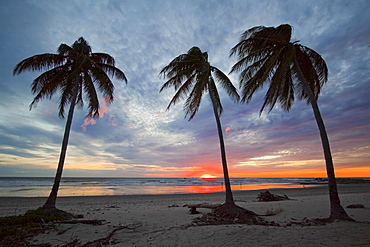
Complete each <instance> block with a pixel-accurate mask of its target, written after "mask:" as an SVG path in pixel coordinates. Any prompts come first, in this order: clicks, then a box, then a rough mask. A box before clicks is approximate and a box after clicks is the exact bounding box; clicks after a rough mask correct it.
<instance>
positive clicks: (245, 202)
mask: <svg viewBox="0 0 370 247" xmlns="http://www.w3.org/2000/svg"><path fill="white" fill-rule="evenodd" d="M338 189H339V195H340V199H341V202H342V205H343V206H344V207H346V206H348V205H350V204H363V205H364V206H365V207H364V208H346V211H347V213H348V214H349V215H350V216H351V217H352V218H353V219H355V220H356V221H358V222H334V223H331V224H326V225H310V223H308V222H306V219H314V218H325V217H328V216H329V197H328V190H327V187H326V186H320V187H314V188H301V189H272V190H269V191H270V192H271V193H273V194H278V195H287V196H288V197H289V198H290V199H291V200H284V201H275V202H258V200H257V198H256V197H257V195H258V194H259V193H260V192H261V191H256V190H254V191H236V192H234V198H235V200H236V203H237V204H238V205H239V206H241V207H244V208H246V209H248V210H251V211H253V212H255V213H257V214H260V215H263V214H265V213H266V212H267V211H273V210H276V209H281V210H282V211H281V212H279V213H278V214H276V215H273V216H264V217H263V218H264V219H265V220H267V221H270V222H271V221H274V222H276V223H278V224H279V225H280V226H263V225H240V224H235V225H216V226H215V225H213V226H194V225H192V220H193V219H194V218H196V217H199V216H201V215H202V214H190V212H189V209H188V208H187V207H183V206H184V205H186V204H194V203H222V202H224V193H209V194H175V195H140V196H135V195H131V196H101V197H60V198H58V201H57V207H58V208H59V209H62V210H65V211H68V212H71V213H73V214H76V215H78V214H82V215H84V218H83V219H86V220H92V219H96V220H102V221H103V224H102V225H91V224H82V223H79V224H57V226H56V228H55V229H50V230H48V231H46V232H45V233H43V234H39V235H37V236H35V237H33V238H32V239H31V240H30V242H31V243H33V244H41V243H50V244H51V245H52V246H63V245H66V244H68V243H71V242H73V241H75V242H79V244H80V245H81V246H82V245H84V244H86V243H88V242H92V241H94V240H97V239H100V238H105V237H107V236H108V235H109V234H110V233H112V232H113V231H114V230H115V229H118V230H116V231H115V232H114V233H113V234H111V235H110V238H109V242H110V244H109V246H370V184H348V185H347V184H340V185H338ZM0 201H1V202H0V216H12V215H19V214H23V213H25V212H26V211H27V210H30V209H36V208H38V207H39V206H41V205H42V204H43V203H44V202H45V198H25V197H22V198H20V197H18V198H17V197H13V198H12V197H2V198H0ZM198 211H199V212H201V213H208V212H211V210H210V209H205V208H202V209H198Z"/></svg>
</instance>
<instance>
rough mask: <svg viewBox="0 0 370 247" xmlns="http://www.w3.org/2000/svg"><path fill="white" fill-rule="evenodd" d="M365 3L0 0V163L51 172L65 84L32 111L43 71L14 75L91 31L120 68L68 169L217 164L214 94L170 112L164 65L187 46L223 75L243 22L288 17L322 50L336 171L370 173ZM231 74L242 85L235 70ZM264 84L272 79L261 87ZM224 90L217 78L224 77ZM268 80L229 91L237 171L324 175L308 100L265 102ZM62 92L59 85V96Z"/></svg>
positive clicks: (110, 171) (3, 171)
mask: <svg viewBox="0 0 370 247" xmlns="http://www.w3.org/2000/svg"><path fill="white" fill-rule="evenodd" d="M369 13H370V2H369V1H368V0H363V1H362V0H356V1H352V0H349V1H322V0H317V1H316V0H307V1H287V0H284V1H283V0H280V1H279V0H272V1H266V0H259V1H257V0H245V1H243V0H228V1H225V0H183V1H177V0H135V1H133V0H132V1H131V0H130V1H128V0H127V1H122V0H104V1H87V0H86V1H77V0H75V1H70V0H66V1H56V0H55V1H51V0H33V1H31V0H12V1H9V0H0V18H1V21H0V33H1V34H0V35H1V45H0V56H1V57H0V75H1V76H0V107H1V111H0V176H54V175H55V170H56V166H57V163H58V158H59V152H60V147H61V141H62V137H63V131H64V125H65V120H64V119H60V118H59V117H58V97H54V98H52V99H51V100H48V99H45V100H43V101H41V102H40V103H39V104H38V105H37V107H36V108H34V109H32V110H31V111H29V104H30V103H31V101H32V99H33V95H32V94H31V90H30V84H31V83H32V81H33V79H35V78H36V77H37V76H38V75H39V74H40V72H26V73H23V74H21V75H19V76H13V75H12V71H13V68H14V66H15V65H16V64H17V63H18V62H20V61H21V60H23V59H25V58H27V57H30V56H33V55H36V54H42V53H56V50H57V48H58V46H59V45H60V44H61V43H66V44H68V45H72V44H73V42H74V41H76V40H77V39H78V38H79V37H81V36H83V37H84V38H85V39H86V40H87V41H88V42H89V44H90V45H91V47H92V50H93V52H105V53H109V54H110V55H112V56H113V57H114V58H115V60H116V66H117V67H118V68H120V69H121V70H122V71H124V72H125V74H126V76H127V78H128V84H127V85H125V84H124V83H123V82H120V81H117V80H115V79H114V80H113V82H114V84H115V94H114V96H115V100H114V102H113V103H112V104H111V105H106V104H104V102H103V100H102V101H101V109H100V112H101V118H100V119H97V120H96V121H85V115H86V114H87V109H86V108H82V109H77V110H76V112H75V115H74V119H73V124H72V131H71V136H70V145H69V147H68V153H67V158H66V163H65V170H64V173H63V175H64V176H79V177H82V176H101V177H199V176H201V175H202V174H209V175H211V176H217V177H221V176H222V170H221V162H220V152H219V142H218V136H217V130H216V124H215V120H214V117H213V112H212V109H211V104H210V100H209V98H208V97H207V96H206V95H205V97H204V99H203V101H202V104H201V107H200V109H199V111H198V113H197V114H196V116H195V117H194V119H193V120H191V121H190V122H189V121H188V120H187V119H184V112H183V103H184V102H180V103H179V104H177V105H176V106H175V107H171V109H170V110H169V111H166V107H167V105H168V103H169V102H170V100H171V97H172V96H173V95H174V91H173V90H171V89H168V90H166V91H164V92H162V93H159V89H160V87H161V86H162V84H163V83H164V82H165V80H164V79H163V77H160V76H159V72H160V70H161V69H162V68H163V67H164V66H166V65H167V64H168V63H169V62H170V61H171V60H172V59H173V58H174V57H176V56H178V55H179V54H181V53H186V52H187V51H188V50H189V49H190V48H191V47H192V46H198V47H200V48H201V50H202V51H207V52H208V56H209V61H210V62H211V64H212V65H213V66H215V67H218V68H219V69H220V70H222V71H223V72H224V73H226V74H228V73H229V71H230V68H231V66H232V65H233V64H234V63H235V62H236V58H235V57H231V58H229V52H230V49H231V48H232V47H233V46H234V45H236V44H237V42H238V41H239V37H240V35H241V34H242V32H244V31H245V30H247V29H249V28H252V27H254V26H259V25H262V26H278V25H280V24H284V23H287V24H290V25H292V26H293V40H299V42H300V43H301V44H303V45H305V46H308V47H310V48H312V49H314V50H315V51H317V52H318V53H320V54H321V55H322V57H323V58H324V60H325V61H326V62H327V65H328V68H329V80H328V82H327V84H326V85H325V86H324V87H323V88H322V93H321V95H320V98H319V102H318V103H319V107H320V110H321V113H322V116H323V118H324V121H325V124H326V128H327V131H328V135H329V139H330V142H331V149H332V154H333V158H334V164H335V169H336V175H337V176H338V177H354V176H356V177H370V96H369V93H370V28H369V27H370V18H369ZM229 77H230V79H231V80H232V82H233V83H234V85H235V86H236V87H239V83H238V75H237V74H231V75H230V76H229ZM264 89H265V88H264ZM220 92H222V88H220ZM264 93H265V90H261V91H259V92H258V93H257V94H256V95H255V96H254V97H253V100H252V101H251V102H250V103H249V104H248V105H247V104H235V103H233V102H232V101H231V100H230V99H229V98H228V97H227V96H226V95H225V94H224V93H221V96H222V99H221V100H222V103H223V107H224V112H223V115H222V117H221V121H222V124H223V129H224V137H225V144H226V149H227V158H228V164H229V171H230V174H231V176H232V177H325V175H326V172H325V163H324V160H323V151H322V147H321V141H320V137H319V133H318V129H317V125H316V122H315V119H314V116H313V113H312V109H311V107H310V106H308V105H307V104H306V103H305V102H302V101H296V102H295V103H294V105H293V107H292V109H291V110H290V111H289V112H284V111H282V110H281V109H280V106H279V105H276V106H275V108H274V109H273V110H272V111H271V112H270V113H269V114H268V113H267V112H263V113H262V114H261V116H260V115H259V110H260V107H261V105H262V100H263V96H264ZM58 96H59V95H58Z"/></svg>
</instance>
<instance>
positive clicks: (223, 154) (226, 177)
mask: <svg viewBox="0 0 370 247" xmlns="http://www.w3.org/2000/svg"><path fill="white" fill-rule="evenodd" d="M210 84H211V83H210ZM209 89H210V90H209V94H210V97H211V101H212V106H213V113H214V115H215V119H216V124H217V131H218V138H219V140H220V150H221V160H222V169H223V173H224V180H225V190H226V201H225V203H226V204H235V202H234V198H233V193H232V191H231V185H230V177H229V171H228V168H227V161H226V149H225V143H224V137H223V134H222V126H221V121H220V117H219V114H218V112H217V109H216V104H215V99H214V95H213V92H212V91H213V90H212V89H213V88H212V86H211V85H210V86H209Z"/></svg>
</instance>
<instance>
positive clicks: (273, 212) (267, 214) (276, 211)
mask: <svg viewBox="0 0 370 247" xmlns="http://www.w3.org/2000/svg"><path fill="white" fill-rule="evenodd" d="M281 211H283V210H282V209H281V208H277V209H275V210H273V211H271V210H267V212H266V213H265V214H264V215H261V216H273V215H276V214H278V213H280V212H281Z"/></svg>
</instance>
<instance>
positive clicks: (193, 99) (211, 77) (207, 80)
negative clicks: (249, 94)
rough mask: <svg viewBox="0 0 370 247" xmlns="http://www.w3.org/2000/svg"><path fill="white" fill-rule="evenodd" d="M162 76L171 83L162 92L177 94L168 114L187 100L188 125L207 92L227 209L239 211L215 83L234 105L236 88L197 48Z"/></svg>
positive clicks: (206, 55) (183, 56) (172, 63)
mask: <svg viewBox="0 0 370 247" xmlns="http://www.w3.org/2000/svg"><path fill="white" fill-rule="evenodd" d="M160 74H162V75H163V76H164V78H166V77H167V79H168V80H167V81H166V82H165V83H164V84H163V86H162V88H161V89H160V92H162V90H164V89H165V88H169V87H173V88H174V89H175V91H177V92H176V93H175V95H174V97H173V98H172V100H171V101H170V103H169V105H168V107H167V110H168V109H169V108H170V107H171V105H175V104H176V103H177V102H178V101H179V100H181V99H183V98H185V97H186V98H187V99H186V101H185V104H184V110H185V111H186V113H185V117H187V116H189V121H190V120H191V119H192V118H193V117H194V116H195V114H196V112H197V111H198V109H199V106H200V103H201V99H202V96H203V94H205V93H207V92H208V95H209V97H210V99H211V103H212V107H213V113H214V116H215V119H216V125H217V131H218V137H219V141H220V150H221V160H222V168H223V174H224V180H225V190H226V200H225V204H224V206H225V208H229V209H230V208H235V207H237V206H236V205H235V202H234V198H233V194H232V191H231V186H230V179H229V172H228V167H227V161H226V151H225V144H224V139H223V134H222V127H221V121H220V116H221V114H222V110H223V108H222V105H221V100H220V96H219V94H218V91H217V87H216V84H215V79H216V81H217V82H218V83H219V84H220V85H221V86H222V87H223V88H224V89H225V90H226V93H227V94H228V95H229V96H230V97H231V98H232V99H233V100H234V101H239V95H238V93H237V90H236V88H235V87H234V85H233V84H232V83H231V81H230V79H229V78H228V77H227V76H226V75H225V74H224V73H223V72H222V71H221V70H219V69H218V68H216V67H213V66H211V65H210V63H209V62H208V54H207V52H202V51H201V50H200V49H199V48H198V47H192V48H191V49H190V50H189V51H188V52H187V53H186V54H181V55H179V56H177V57H176V58H175V59H173V60H172V61H171V62H170V63H169V64H168V65H167V66H166V67H164V68H163V69H162V70H161V72H160ZM229 211H230V210H229Z"/></svg>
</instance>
